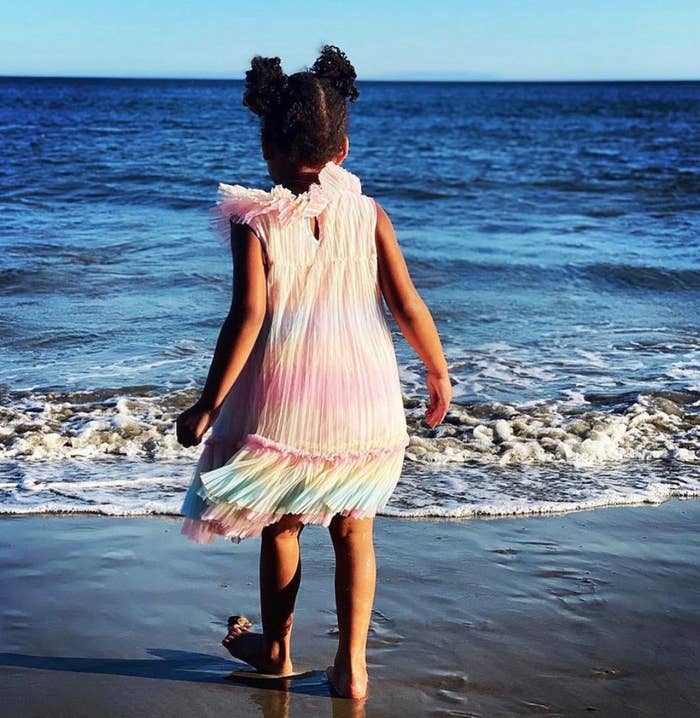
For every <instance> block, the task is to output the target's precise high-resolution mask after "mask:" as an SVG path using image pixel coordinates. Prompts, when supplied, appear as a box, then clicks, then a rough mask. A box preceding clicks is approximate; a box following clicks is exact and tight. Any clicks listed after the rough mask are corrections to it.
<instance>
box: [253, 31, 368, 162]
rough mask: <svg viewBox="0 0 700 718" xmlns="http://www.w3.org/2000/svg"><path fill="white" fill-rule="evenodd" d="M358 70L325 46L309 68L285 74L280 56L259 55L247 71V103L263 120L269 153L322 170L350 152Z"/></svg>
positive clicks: (263, 136) (271, 156) (266, 152)
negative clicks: (351, 106) (351, 108)
mask: <svg viewBox="0 0 700 718" xmlns="http://www.w3.org/2000/svg"><path fill="white" fill-rule="evenodd" d="M356 77H357V75H356V73H355V68H354V67H353V66H352V64H351V62H350V60H348V58H347V57H346V56H345V53H343V52H342V50H340V49H338V48H337V47H335V46H334V45H325V46H324V47H323V48H322V49H321V54H320V55H319V57H318V59H317V60H316V62H314V64H313V66H312V67H311V68H310V69H309V70H304V71H302V72H295V73H294V74H293V75H285V74H284V72H283V71H282V66H281V64H280V59H279V57H260V56H259V55H256V56H255V57H254V58H253V60H252V62H251V68H250V70H248V72H246V78H245V94H244V95H243V104H244V105H245V106H246V107H248V108H249V109H250V110H252V111H253V112H254V113H255V114H256V115H259V116H260V118H261V140H262V146H263V155H264V156H265V159H267V160H268V162H269V161H270V160H271V159H282V160H284V161H285V162H286V163H288V164H289V165H291V166H293V167H311V168H319V167H321V166H322V165H324V164H325V163H326V162H328V161H330V160H332V159H336V158H338V157H343V156H344V155H345V154H346V153H347V129H348V110H347V104H346V100H348V99H349V100H350V101H351V102H354V101H355V100H356V99H357V97H358V95H359V92H358V91H357V88H356V87H355V78H356Z"/></svg>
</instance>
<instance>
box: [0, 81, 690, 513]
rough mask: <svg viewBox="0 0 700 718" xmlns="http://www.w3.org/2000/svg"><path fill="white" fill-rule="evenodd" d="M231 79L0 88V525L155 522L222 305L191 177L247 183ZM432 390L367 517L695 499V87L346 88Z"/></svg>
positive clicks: (242, 120)
mask: <svg viewBox="0 0 700 718" xmlns="http://www.w3.org/2000/svg"><path fill="white" fill-rule="evenodd" d="M241 95H242V83H241V82H238V81H190V80H188V81H176V80H168V81H165V80H163V81H161V80H116V79H115V80H106V79H99V80H98V79H94V80H89V79H36V78H34V79H30V78H0V150H1V155H2V163H0V214H1V221H0V332H1V337H2V339H1V341H0V512H5V513H26V512H52V511H91V512H100V513H107V514H117V515H120V514H147V513H162V514H168V513H176V512H177V511H178V509H179V506H180V504H181V501H182V497H183V491H184V489H185V487H186V485H187V484H188V482H189V480H190V478H191V474H192V469H193V465H194V462H195V461H196V458H197V456H198V454H199V452H200V450H201V447H194V448H190V449H185V448H182V447H180V446H179V445H178V444H177V442H176V440H175V433H174V420H175V418H176V417H177V415H178V413H179V412H180V411H182V409H184V408H185V407H186V406H188V405H189V404H190V403H191V402H192V401H194V399H195V398H196V397H197V395H198V390H199V389H201V387H202V385H203V382H204V378H205V376H206V372H207V369H208V365H209V361H210V358H211V355H212V352H213V349H214V345H215V343H216V337H217V333H218V329H219V327H220V324H221V322H222V321H223V318H224V316H225V314H226V311H227V309H228V306H229V303H230V295H231V261H230V256H229V251H228V249H227V247H226V246H224V245H222V244H221V243H220V242H219V241H217V239H215V237H214V235H213V234H212V233H211V231H210V230H209V227H208V222H209V208H210V206H211V205H212V204H213V202H214V201H215V199H216V187H217V184H218V182H227V183H230V184H234V183H239V184H244V185H250V186H257V187H262V188H266V187H270V186H271V182H270V179H269V177H268V176H267V171H266V166H265V164H264V162H263V160H262V157H261V155H260V151H259V136H258V126H257V121H256V118H255V117H253V116H252V115H251V114H250V113H249V112H248V110H247V109H246V108H244V107H243V106H242V104H241ZM350 140H351V150H350V155H349V157H348V159H347V160H346V164H345V166H346V167H347V168H348V169H349V170H351V171H352V172H354V173H356V174H357V175H358V176H359V177H360V179H361V180H362V184H363V190H364V191H365V193H367V194H369V195H372V196H374V197H375V198H376V199H377V200H378V201H379V202H380V203H381V204H382V206H383V207H384V208H385V209H386V210H387V211H388V212H389V214H390V216H391V218H392V220H393V223H394V226H395V228H396V231H397V235H398V238H399V242H400V245H401V247H402V249H403V252H404V254H405V257H406V260H407V263H408V267H409V271H410V273H411V276H412V278H413V282H414V284H415V285H416V287H417V288H418V290H419V291H420V293H421V295H422V296H423V298H424V299H425V301H426V303H427V305H428V307H429V308H430V310H431V312H432V314H433V317H434V319H435V322H436V325H437V327H438V331H439V333H440V336H441V339H442V342H443V346H444V349H445V353H446V356H447V359H448V365H449V369H450V374H451V377H452V380H453V382H454V387H453V390H454V401H453V404H452V406H451V408H450V411H449V412H448V415H447V417H446V418H445V421H444V422H443V423H442V424H441V425H440V426H439V427H437V428H435V429H431V428H429V427H428V426H427V425H425V423H424V422H423V421H422V418H423V416H424V412H425V405H426V391H425V387H424V374H423V369H422V365H421V362H420V360H419V359H418V358H417V357H416V355H415V354H414V352H413V350H412V349H411V348H410V346H409V345H408V344H407V343H406V341H405V340H404V339H403V338H402V336H401V334H400V332H399V331H398V327H397V325H396V323H395V322H394V321H393V319H391V317H389V322H390V326H391V328H392V331H393V334H394V340H395V341H394V343H395V347H396V351H397V356H398V360H399V365H400V370H401V379H402V385H403V391H404V404H405V408H406V416H407V420H408V429H409V434H410V435H411V443H410V445H409V446H408V447H407V449H406V459H405V462H404V471H403V474H402V479H401V482H400V483H399V486H398V487H397V490H396V492H395V494H394V496H393V497H392V500H391V502H390V504H389V506H388V507H387V510H386V512H385V513H388V514H391V515H398V516H462V517H467V516H474V515H508V514H528V513H533V514H535V513H542V512H556V511H568V510H573V509H579V508H594V507H598V506H605V505H610V504H624V503H639V502H645V501H647V502H648V501H651V502H659V501H663V500H665V499H667V498H669V497H671V496H688V497H689V496H700V450H699V447H700V445H699V443H698V441H699V439H700V316H699V311H698V310H699V306H700V304H699V301H700V83H660V82H655V83H641V82H640V83H637V82H634V83H381V82H368V83H361V84H360V99H359V101H358V102H357V103H355V104H353V105H351V127H350Z"/></svg>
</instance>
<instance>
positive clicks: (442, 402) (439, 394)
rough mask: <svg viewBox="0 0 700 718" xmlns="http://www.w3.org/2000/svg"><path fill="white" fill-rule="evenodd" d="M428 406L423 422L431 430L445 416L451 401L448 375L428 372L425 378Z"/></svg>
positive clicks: (450, 384)
mask: <svg viewBox="0 0 700 718" xmlns="http://www.w3.org/2000/svg"><path fill="white" fill-rule="evenodd" d="M425 384H426V386H427V387H428V396H429V397H430V404H429V405H428V408H427V410H426V412H425V421H426V423H427V424H428V426H430V427H431V428H434V427H436V426H437V425H438V424H439V423H440V422H441V421H442V420H443V419H444V418H445V414H447V409H448V408H449V406H450V401H451V399H452V383H451V382H450V377H449V375H448V374H440V373H438V372H432V371H428V372H427V373H426V376H425Z"/></svg>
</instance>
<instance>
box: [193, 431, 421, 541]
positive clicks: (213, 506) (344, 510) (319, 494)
mask: <svg viewBox="0 0 700 718" xmlns="http://www.w3.org/2000/svg"><path fill="white" fill-rule="evenodd" d="M221 441H222V442H223V441H225V440H221ZM218 443H219V440H217V439H215V438H214V439H209V440H208V441H207V442H205V448H204V451H203V452H202V456H201V458H200V461H199V463H198V465H197V468H196V469H195V477H194V481H193V482H192V484H191V486H190V490H189V491H188V493H187V496H186V498H185V502H184V504H183V507H182V513H183V515H184V517H185V521H184V522H183V526H182V533H183V534H185V535H186V536H187V537H188V538H190V539H192V540H194V541H196V542H198V543H211V542H212V541H213V540H214V538H215V537H216V536H221V537H224V538H227V539H230V540H232V541H234V542H235V543H238V542H240V541H241V540H242V539H244V538H250V537H253V536H259V535H260V534H261V533H262V530H263V529H264V528H265V526H268V525H269V524H272V523H274V522H276V521H278V520H279V519H281V518H282V517H283V516H285V515H286V514H296V515H298V516H299V520H300V522H301V523H303V524H316V525H321V526H328V525H329V524H330V522H331V520H332V518H333V517H334V516H335V515H336V514H340V515H341V516H350V517H352V518H357V519H361V518H369V517H373V516H375V515H376V513H377V512H378V511H380V510H381V509H382V508H384V506H385V505H386V503H387V502H388V500H389V498H390V496H391V494H392V492H393V491H394V489H395V488H396V483H397V482H398V477H399V474H400V472H401V465H402V464H403V460H404V450H405V447H406V446H407V445H408V443H409V437H408V434H406V435H405V436H404V437H403V439H402V440H401V441H399V442H398V443H394V444H391V445H385V446H382V447H376V448H374V449H369V450H364V451H345V452H332V453H314V452H309V451H304V450H300V449H295V448H293V447H288V446H286V445H284V444H281V443H279V442H276V441H273V440H272V439H269V438H268V437H264V436H260V435H258V434H249V435H248V436H246V437H245V440H244V441H243V443H242V444H241V446H240V447H239V448H238V449H237V450H235V451H234V453H233V455H232V456H231V457H230V458H229V460H228V461H226V463H225V464H224V465H223V466H220V467H218V468H215V469H211V470H206V468H207V467H208V466H209V465H211V464H212V463H214V462H213V454H212V452H213V450H214V449H215V448H216V446H217V444H218Z"/></svg>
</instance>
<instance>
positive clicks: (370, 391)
mask: <svg viewBox="0 0 700 718" xmlns="http://www.w3.org/2000/svg"><path fill="white" fill-rule="evenodd" d="M219 195H220V199H219V202H218V204H217V206H216V207H215V208H214V212H215V220H214V222H215V225H216V227H217V228H218V229H219V230H220V231H222V232H224V233H225V235H226V236H227V237H228V236H229V233H230V222H237V223H245V224H247V225H249V226H250V227H251V228H252V230H253V232H254V233H255V235H256V236H257V238H258V239H259V240H260V242H261V245H262V248H263V255H264V260H265V271H266V277H267V312H266V316H265V320H264V322H263V326H262V329H261V331H260V334H259V336H258V338H257V340H256V343H255V346H254V347H253V350H252V352H251V354H250V357H249V358H248V361H247V362H246V365H245V366H244V368H243V370H242V371H241V373H240V374H239V376H238V378H237V379H236V382H235V383H234V385H233V387H232V388H231V391H230V392H229V393H228V395H227V396H226V399H225V400H224V402H223V404H222V405H221V409H220V411H219V414H218V416H217V418H216V421H215V422H214V424H213V426H212V430H211V434H210V436H209V438H208V439H206V441H205V442H204V445H203V450H202V452H201V455H200V457H199V461H198V462H197V465H196V467H195V470H194V476H193V480H192V483H191V485H190V487H189V490H188V492H187V495H186V498H185V501H184V504H183V506H182V513H183V515H184V516H185V522H184V525H183V533H185V534H186V535H187V536H189V537H190V538H192V539H194V540H195V541H199V542H207V543H208V542H211V541H212V540H213V538H214V536H216V535H220V536H224V537H226V538H229V539H232V540H233V541H239V540H241V539H243V538H246V537H249V536H258V535H260V532H261V531H262V529H263V528H264V527H265V526H266V525H268V524H270V523H273V522H274V521H276V520H278V519H279V518H280V517H281V516H283V515H284V514H288V513H292V514H300V515H301V521H302V522H303V523H307V524H308V523H312V524H322V525H324V526H327V525H328V524H329V523H330V521H331V519H332V518H333V516H334V515H335V514H342V515H345V516H352V517H356V518H362V517H369V516H373V515H374V514H375V513H376V512H377V511H378V510H380V509H381V508H383V507H384V505H385V504H386V502H387V501H388V499H389V497H390V495H391V493H392V492H393V490H394V488H395V487H396V483H397V481H398V479H399V476H400V474H401V468H402V464H403V458H404V448H405V447H406V445H407V444H408V442H409V436H408V433H407V429H406V417H405V413H404V408H403V401H402V396H401V385H400V380H399V371H398V365H397V361H396V354H395V352H394V346H393V343H392V338H391V332H390V330H389V327H388V324H387V321H386V315H385V313H384V305H383V300H382V294H381V290H380V287H379V280H378V272H377V250H376V245H375V225H376V206H375V204H374V200H372V199H371V198H370V197H368V196H366V195H364V194H362V189H361V185H360V181H359V179H358V178H357V177H356V176H355V175H354V174H352V173H351V172H349V171H348V170H346V169H344V168H343V167H340V166H339V165H336V164H335V163H333V162H329V163H328V164H326V165H325V166H324V167H323V169H322V170H321V172H320V173H319V178H318V182H317V183H315V184H312V185H311V187H310V188H309V190H307V192H305V193H303V194H300V195H295V194H293V193H292V192H291V191H290V190H288V189H287V188H285V187H283V186H282V185H277V186H275V187H274V188H273V189H271V190H270V191H265V190H260V189H248V188H245V187H241V186H240V185H233V186H232V185H225V184H221V185H219ZM312 217H317V218H318V226H319V232H318V234H319V239H318V240H317V239H316V237H315V236H314V233H313V231H312V228H311V222H310V218H312Z"/></svg>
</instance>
